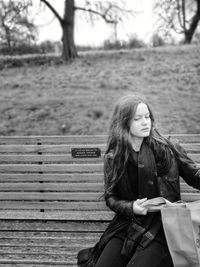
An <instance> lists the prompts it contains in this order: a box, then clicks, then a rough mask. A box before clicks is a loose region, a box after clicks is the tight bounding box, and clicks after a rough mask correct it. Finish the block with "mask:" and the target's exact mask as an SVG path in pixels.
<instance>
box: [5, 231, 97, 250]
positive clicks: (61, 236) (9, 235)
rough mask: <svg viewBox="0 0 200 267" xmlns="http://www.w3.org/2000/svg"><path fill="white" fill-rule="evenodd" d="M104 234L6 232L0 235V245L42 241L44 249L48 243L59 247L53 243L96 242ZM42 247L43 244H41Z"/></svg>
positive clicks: (21, 245)
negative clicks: (8, 241)
mask: <svg viewBox="0 0 200 267" xmlns="http://www.w3.org/2000/svg"><path fill="white" fill-rule="evenodd" d="M101 234H102V233H99V232H97V233H93V232H89V233H86V232H83V233H82V232H80V233H79V234H77V233H74V232H63V231H60V232H57V231H54V232H52V231H51V232H50V231H46V232H44V231H43V232H35V231H4V232H1V235H0V243H1V244H2V242H3V240H5V239H6V240H11V239H12V240H13V239H18V240H19V239H20V240H29V239H31V240H35V243H36V242H37V241H40V242H41V243H43V242H44V247H45V246H48V241H49V242H50V243H51V246H49V247H57V245H56V244H54V243H53V242H52V241H55V242H59V241H61V242H63V241H64V242H67V241H77V243H78V241H81V242H82V241H83V242H84V241H87V240H88V241H91V240H96V239H97V238H99V237H100V236H101ZM41 245H42V244H41ZM58 245H59V247H61V248H62V247H63V246H62V245H61V244H59V243H58ZM74 245H76V243H74ZM15 246H17V247H18V246H20V247H23V246H26V245H25V244H23V243H22V244H16V245H15ZM67 246H68V247H69V246H70V244H68V245H67Z"/></svg>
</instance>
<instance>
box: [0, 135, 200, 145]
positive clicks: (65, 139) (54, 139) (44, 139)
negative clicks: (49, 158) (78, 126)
mask: <svg viewBox="0 0 200 267" xmlns="http://www.w3.org/2000/svg"><path fill="white" fill-rule="evenodd" d="M165 136H169V135H165ZM170 136H171V137H173V138H176V139H178V140H179V141H180V142H186V143H188V142H190V143H194V142H198V141H199V140H200V134H170ZM106 140H107V135H81V136H80V135H77V136H76V135H71V136H70V135H67V136H0V144H9V143H11V144H34V143H35V144H37V143H46V144H48V143H49V144H55V143H62V144H63V143H74V144H77V143H80V144H84V143H86V144H87V143H89V144H90V143H94V144H97V143H100V144H101V143H106Z"/></svg>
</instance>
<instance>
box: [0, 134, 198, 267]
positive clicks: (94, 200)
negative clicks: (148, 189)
mask: <svg viewBox="0 0 200 267" xmlns="http://www.w3.org/2000/svg"><path fill="white" fill-rule="evenodd" d="M176 137H177V138H178V139H179V140H180V143H181V144H182V145H183V147H185V149H186V150H187V151H188V153H189V155H190V156H191V157H192V158H193V159H194V160H195V161H196V162H198V163H200V135H176ZM105 143H106V136H50V137H48V136H42V137H37V136H36V137H34V136H33V137H0V266H20V267H21V266H27V267H28V266H29V267H30V266H37V267H40V266H76V254H77V252H78V251H79V250H80V249H82V248H85V247H88V246H92V245H94V244H95V243H96V241H97V239H98V238H99V236H100V235H101V234H102V232H103V231H104V229H105V227H106V226H107V225H108V222H109V221H110V219H111V218H112V217H113V213H112V212H111V211H109V210H108V209H107V207H106V206H105V204H104V201H103V199H102V198H101V196H102V193H103V162H102V159H103V155H104V151H105V148H106V146H105ZM88 148H89V149H88ZM99 149H100V150H99ZM72 150H73V156H72ZM98 153H101V155H100V157H98V156H99V155H98ZM95 156H97V157H95ZM181 190H182V199H183V200H185V201H194V200H197V199H200V194H199V192H198V191H197V190H195V189H193V188H190V187H189V186H187V185H186V184H185V183H184V182H183V181H182V180H181Z"/></svg>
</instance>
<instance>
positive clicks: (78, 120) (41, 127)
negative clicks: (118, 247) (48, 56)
mask: <svg viewBox="0 0 200 267" xmlns="http://www.w3.org/2000/svg"><path fill="white" fill-rule="evenodd" d="M199 52H200V47H197V46H185V47H171V48H170V47H169V48H159V49H139V50H132V51H126V52H120V51H117V52H105V53H102V52H101V53H93V54H84V55H83V56H81V57H80V58H79V59H77V60H76V61H74V62H73V63H71V64H67V65H61V66H53V65H52V66H39V67H32V68H30V67H27V68H25V67H21V68H14V69H4V70H2V71H1V72H0V114H1V116H0V135H57V134H58V135H59V134H63V131H62V125H65V126H66V128H65V132H64V134H102V133H107V128H108V123H109V118H110V114H111V111H112V109H113V104H114V102H115V101H116V100H117V99H118V98H119V97H120V96H122V95H124V94H129V93H135V92H139V93H141V94H144V95H145V96H146V98H147V99H148V101H149V102H150V104H151V106H152V107H153V109H154V113H155V116H156V119H157V121H158V123H157V125H158V127H159V128H160V129H161V131H162V132H163V133H199V132H200V104H199V103H200V58H199V54H200V53H199Z"/></svg>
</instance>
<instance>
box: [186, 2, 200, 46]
mask: <svg viewBox="0 0 200 267" xmlns="http://www.w3.org/2000/svg"><path fill="white" fill-rule="evenodd" d="M196 2H197V11H196V14H195V15H194V17H193V18H192V22H191V25H190V27H189V29H188V30H186V31H185V40H184V43H185V44H190V43H191V42H192V38H193V35H194V33H195V31H196V29H197V26H198V23H199V20H200V0H196Z"/></svg>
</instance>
